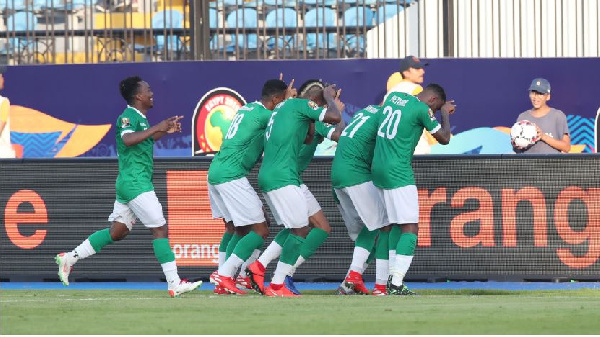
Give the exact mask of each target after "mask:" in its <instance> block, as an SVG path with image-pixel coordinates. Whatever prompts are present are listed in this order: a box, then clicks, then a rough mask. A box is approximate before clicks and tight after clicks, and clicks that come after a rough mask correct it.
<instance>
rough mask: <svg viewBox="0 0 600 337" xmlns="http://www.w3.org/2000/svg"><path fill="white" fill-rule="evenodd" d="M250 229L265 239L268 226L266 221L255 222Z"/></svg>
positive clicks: (267, 234) (267, 233)
mask: <svg viewBox="0 0 600 337" xmlns="http://www.w3.org/2000/svg"><path fill="white" fill-rule="evenodd" d="M252 230H253V231H254V232H255V233H256V234H258V235H260V236H262V238H263V239H265V240H266V239H267V237H268V236H269V227H268V226H267V224H266V223H259V224H255V225H253V226H252Z"/></svg>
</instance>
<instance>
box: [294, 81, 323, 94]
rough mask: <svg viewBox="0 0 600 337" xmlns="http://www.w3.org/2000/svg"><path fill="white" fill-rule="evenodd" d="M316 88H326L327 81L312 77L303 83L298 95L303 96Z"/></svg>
mask: <svg viewBox="0 0 600 337" xmlns="http://www.w3.org/2000/svg"><path fill="white" fill-rule="evenodd" d="M314 88H318V89H323V88H325V83H323V81H322V80H320V79H310V80H308V81H306V82H304V83H302V85H301V86H300V89H298V96H300V97H303V96H304V95H305V94H306V93H307V92H309V91H310V90H312V89H314Z"/></svg>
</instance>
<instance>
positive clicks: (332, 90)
mask: <svg viewBox="0 0 600 337" xmlns="http://www.w3.org/2000/svg"><path fill="white" fill-rule="evenodd" d="M337 95H338V91H337V88H336V87H335V84H330V85H328V86H326V87H325V89H323V97H324V98H325V99H326V100H329V99H336V98H337Z"/></svg>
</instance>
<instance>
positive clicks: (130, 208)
mask: <svg viewBox="0 0 600 337" xmlns="http://www.w3.org/2000/svg"><path fill="white" fill-rule="evenodd" d="M137 219H140V221H141V222H142V223H143V224H144V226H146V227H148V228H157V227H161V226H163V225H165V224H166V223H167V221H166V220H165V217H164V216H163V211H162V205H161V204H160V201H158V198H157V197H156V193H154V191H150V192H144V193H142V194H140V195H138V196H137V197H136V198H135V199H133V200H131V201H130V202H128V203H127V204H123V203H120V202H118V201H115V206H114V208H113V211H112V213H111V214H110V216H109V217H108V221H110V222H113V221H116V222H121V223H124V224H125V226H127V228H128V229H129V230H131V229H132V228H133V225H134V224H135V223H136V222H137Z"/></svg>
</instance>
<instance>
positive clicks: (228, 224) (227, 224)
mask: <svg viewBox="0 0 600 337" xmlns="http://www.w3.org/2000/svg"><path fill="white" fill-rule="evenodd" d="M223 222H224V223H225V231H226V232H228V233H233V232H234V231H235V226H234V225H233V221H225V219H223Z"/></svg>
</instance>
